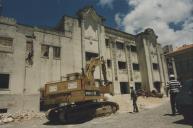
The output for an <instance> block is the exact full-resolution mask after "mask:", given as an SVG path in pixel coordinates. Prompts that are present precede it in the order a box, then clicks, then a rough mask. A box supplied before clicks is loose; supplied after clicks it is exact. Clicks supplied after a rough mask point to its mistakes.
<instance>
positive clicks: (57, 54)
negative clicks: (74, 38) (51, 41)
mask: <svg viewBox="0 0 193 128" xmlns="http://www.w3.org/2000/svg"><path fill="white" fill-rule="evenodd" d="M53 58H56V59H60V58H61V47H57V46H53Z"/></svg>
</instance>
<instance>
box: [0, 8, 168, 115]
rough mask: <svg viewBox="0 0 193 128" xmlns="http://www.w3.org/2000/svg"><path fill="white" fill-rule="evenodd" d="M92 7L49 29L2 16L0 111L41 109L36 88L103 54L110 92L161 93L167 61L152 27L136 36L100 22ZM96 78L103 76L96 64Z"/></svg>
mask: <svg viewBox="0 0 193 128" xmlns="http://www.w3.org/2000/svg"><path fill="white" fill-rule="evenodd" d="M103 22H104V19H103V17H101V16H99V15H98V14H97V13H96V12H95V10H94V9H93V8H92V7H86V8H84V9H82V10H80V11H79V12H78V13H77V17H69V16H64V17H62V19H61V20H60V22H59V24H58V25H57V26H56V27H55V28H53V29H46V28H38V27H33V26H26V25H21V24H18V23H17V22H16V21H15V20H14V19H11V18H5V17H1V18H0V60H1V61H0V109H1V110H5V111H7V110H8V111H9V112H13V111H16V110H23V109H29V110H35V111H38V110H39V98H40V94H39V89H40V88H41V87H42V86H44V84H45V83H46V82H50V81H60V80H62V78H63V77H64V76H66V74H69V73H73V72H81V68H84V67H85V65H86V62H87V61H88V60H89V59H90V58H91V57H96V56H103V57H104V59H105V60H106V66H107V78H108V80H109V81H111V82H112V83H113V85H114V94H127V93H129V91H130V90H129V87H130V86H134V87H135V88H136V89H145V90H146V91H152V90H157V91H158V92H163V86H164V85H165V83H166V80H167V78H168V75H167V71H166V65H165V59H164V58H163V57H164V56H163V53H162V49H161V46H160V44H158V43H157V36H156V35H155V33H154V31H153V30H152V29H150V28H149V29H146V30H145V31H144V32H142V33H139V34H138V35H132V34H128V33H125V32H122V31H119V30H116V29H113V28H109V27H106V26H104V25H103ZM95 78H96V79H103V78H102V74H101V72H100V70H99V67H97V69H96V71H95Z"/></svg>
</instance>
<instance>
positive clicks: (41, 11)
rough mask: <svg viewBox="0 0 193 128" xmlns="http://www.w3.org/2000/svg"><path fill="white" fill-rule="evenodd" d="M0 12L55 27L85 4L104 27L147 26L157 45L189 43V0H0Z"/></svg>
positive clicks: (192, 1)
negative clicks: (152, 31)
mask: <svg viewBox="0 0 193 128" xmlns="http://www.w3.org/2000/svg"><path fill="white" fill-rule="evenodd" d="M0 1H3V12H2V14H3V15H4V16H7V17H13V18H15V19H16V20H17V22H18V23H23V24H28V25H34V26H51V27H52V26H55V25H56V24H57V22H58V21H59V19H60V18H61V17H62V16H63V15H65V14H66V15H70V16H75V15H76V12H77V11H78V10H79V9H81V8H83V7H84V6H86V5H92V6H93V7H94V8H95V9H96V11H97V12H98V14H100V15H102V16H103V17H104V18H105V19H106V22H105V24H106V25H107V26H110V27H113V28H116V29H121V30H122V31H125V32H128V33H131V34H136V33H139V32H142V31H144V29H146V28H148V27H150V28H153V29H154V31H155V33H156V34H157V35H158V42H159V43H161V44H164V45H165V44H173V45H175V46H178V45H182V44H187V43H193V0H0Z"/></svg>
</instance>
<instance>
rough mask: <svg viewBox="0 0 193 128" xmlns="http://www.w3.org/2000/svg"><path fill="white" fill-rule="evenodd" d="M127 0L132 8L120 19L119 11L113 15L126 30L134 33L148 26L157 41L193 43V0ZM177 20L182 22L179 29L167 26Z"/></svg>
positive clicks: (163, 42) (175, 43) (176, 43)
mask: <svg viewBox="0 0 193 128" xmlns="http://www.w3.org/2000/svg"><path fill="white" fill-rule="evenodd" d="M127 1H128V4H129V6H133V7H134V9H133V10H132V11H131V12H130V13H128V14H126V15H125V16H124V17H123V18H122V19H120V18H121V17H120V13H117V14H116V15H115V21H116V22H117V23H118V25H120V24H122V25H123V26H124V29H125V31H126V32H129V33H133V34H136V33H139V32H141V31H144V29H145V28H148V27H150V28H153V29H154V31H155V32H156V34H157V35H158V42H159V43H162V44H171V43H173V44H174V45H179V44H183V43H193V0H127ZM120 22H121V23H120ZM179 22H184V24H183V25H182V29H181V30H177V31H175V30H174V29H173V28H170V27H169V24H170V23H174V24H177V23H179Z"/></svg>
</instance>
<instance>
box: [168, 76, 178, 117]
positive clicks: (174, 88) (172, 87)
mask: <svg viewBox="0 0 193 128" xmlns="http://www.w3.org/2000/svg"><path fill="white" fill-rule="evenodd" d="M167 87H168V89H169V92H170V103H171V109H172V115H175V114H176V95H177V94H178V93H179V91H180V88H181V85H180V82H179V81H177V80H176V79H175V76H174V75H173V74H171V75H170V81H169V82H168V84H167Z"/></svg>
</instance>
